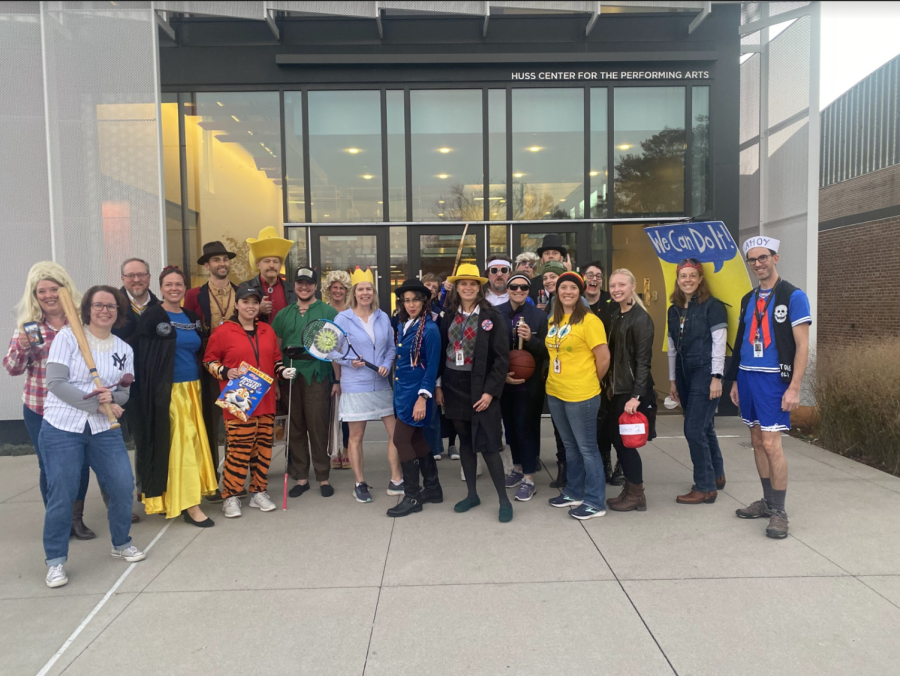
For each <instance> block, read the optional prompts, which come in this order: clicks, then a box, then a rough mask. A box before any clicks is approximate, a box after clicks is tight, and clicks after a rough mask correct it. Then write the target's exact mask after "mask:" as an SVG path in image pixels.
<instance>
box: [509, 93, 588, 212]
mask: <svg viewBox="0 0 900 676" xmlns="http://www.w3.org/2000/svg"><path fill="white" fill-rule="evenodd" d="M512 106H513V110H512V147H513V166H512V169H513V186H512V200H513V218H514V219H516V220H532V219H534V220H537V219H551V218H552V219H560V218H581V217H582V216H583V214H584V90H583V89H562V88H554V89H513V90H512Z"/></svg>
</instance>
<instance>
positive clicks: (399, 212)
mask: <svg viewBox="0 0 900 676" xmlns="http://www.w3.org/2000/svg"><path fill="white" fill-rule="evenodd" d="M385 94H386V96H387V101H386V103H387V134H388V136H387V153H388V206H389V207H390V209H389V215H390V220H392V221H406V220H409V219H408V218H407V214H406V119H405V116H404V107H403V92H402V91H401V90H399V89H391V90H388V91H387V92H386V93H385ZM401 281H402V280H401Z"/></svg>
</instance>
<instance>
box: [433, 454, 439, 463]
mask: <svg viewBox="0 0 900 676" xmlns="http://www.w3.org/2000/svg"><path fill="white" fill-rule="evenodd" d="M433 457H434V459H435V460H437V461H438V462H440V459H441V454H440V453H435V454H434V456H433Z"/></svg>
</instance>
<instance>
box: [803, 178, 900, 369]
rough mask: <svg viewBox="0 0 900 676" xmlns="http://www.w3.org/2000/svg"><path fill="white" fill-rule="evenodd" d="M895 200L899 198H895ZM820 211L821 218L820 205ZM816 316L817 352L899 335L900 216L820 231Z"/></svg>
mask: <svg viewBox="0 0 900 676" xmlns="http://www.w3.org/2000/svg"><path fill="white" fill-rule="evenodd" d="M884 173H887V170H884V171H879V172H876V174H871V175H870V176H875V175H878V174H884ZM896 176H900V174H896ZM862 178H868V177H862ZM862 178H860V179H854V180H852V181H846V182H844V183H839V184H837V185H835V186H831V187H830V188H827V189H826V190H833V189H834V188H839V187H841V186H850V184H852V183H856V182H857V181H860V180H862ZM897 186H898V187H900V182H898V183H897ZM821 192H825V190H823V191H821ZM897 197H900V195H898V196H897ZM898 203H900V199H896V200H895V201H894V204H898ZM819 214H820V219H821V220H826V218H824V217H822V211H821V206H820V212H819ZM818 314H819V316H818V319H819V326H818V350H819V352H820V353H823V352H827V350H828V348H829V347H832V346H838V345H844V344H848V343H862V342H870V341H876V340H880V339H883V338H886V337H900V217H893V218H884V219H881V220H877V221H869V222H868V223H860V224H858V225H850V226H846V227H843V228H834V229H832V230H824V231H822V232H820V233H819V313H818Z"/></svg>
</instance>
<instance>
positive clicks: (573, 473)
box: [547, 395, 606, 509]
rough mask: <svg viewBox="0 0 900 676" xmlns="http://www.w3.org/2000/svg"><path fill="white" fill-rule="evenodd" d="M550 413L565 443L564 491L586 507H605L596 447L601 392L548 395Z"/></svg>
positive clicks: (602, 481)
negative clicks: (580, 396)
mask: <svg viewBox="0 0 900 676" xmlns="http://www.w3.org/2000/svg"><path fill="white" fill-rule="evenodd" d="M547 402H548V403H549V404H550V415H551V416H553V422H554V423H555V424H556V429H557V430H558V431H559V436H560V438H562V441H563V445H564V446H565V447H566V479H567V483H566V487H565V489H563V493H564V494H565V495H567V496H568V497H570V498H573V499H575V500H583V501H584V504H585V505H587V506H588V507H593V508H595V509H604V507H603V504H604V503H605V502H606V476H605V475H604V473H603V461H602V460H601V459H600V449H599V448H597V410H598V409H599V408H600V396H599V395H598V396H596V397H592V398H591V399H586V400H585V401H563V400H562V399H558V398H557V397H551V396H549V395H548V396H547Z"/></svg>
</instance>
